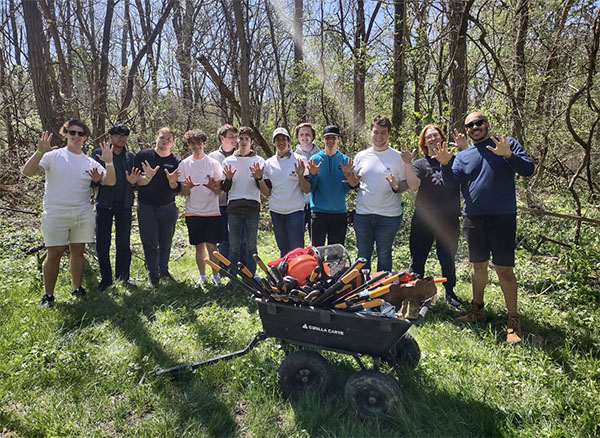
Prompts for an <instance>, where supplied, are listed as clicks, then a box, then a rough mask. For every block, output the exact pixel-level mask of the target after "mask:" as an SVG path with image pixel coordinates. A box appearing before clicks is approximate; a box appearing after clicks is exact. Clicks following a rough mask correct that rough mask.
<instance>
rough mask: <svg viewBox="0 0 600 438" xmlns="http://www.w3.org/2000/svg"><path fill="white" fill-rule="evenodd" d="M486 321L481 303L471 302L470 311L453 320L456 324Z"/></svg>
mask: <svg viewBox="0 0 600 438" xmlns="http://www.w3.org/2000/svg"><path fill="white" fill-rule="evenodd" d="M486 319H487V316H486V314H485V309H484V308H483V303H479V304H478V303H473V302H471V310H469V311H468V312H467V313H466V314H465V315H462V316H459V317H456V318H454V321H456V322H484V321H485V320H486Z"/></svg>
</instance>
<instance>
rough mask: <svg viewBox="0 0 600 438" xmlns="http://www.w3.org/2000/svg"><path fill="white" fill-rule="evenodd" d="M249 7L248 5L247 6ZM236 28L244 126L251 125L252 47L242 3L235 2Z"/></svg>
mask: <svg viewBox="0 0 600 438" xmlns="http://www.w3.org/2000/svg"><path fill="white" fill-rule="evenodd" d="M246 7H247V5H246ZM233 14H234V17H235V28H236V32H237V38H238V41H239V43H240V111H241V113H240V116H241V120H242V125H245V126H249V125H250V83H249V81H250V78H249V76H250V47H249V45H248V39H247V38H246V30H245V29H246V21H245V20H244V14H243V11H242V4H241V1H234V2H233Z"/></svg>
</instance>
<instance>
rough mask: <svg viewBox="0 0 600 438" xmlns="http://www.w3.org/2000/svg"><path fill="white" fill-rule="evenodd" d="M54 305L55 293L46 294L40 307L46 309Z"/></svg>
mask: <svg viewBox="0 0 600 438" xmlns="http://www.w3.org/2000/svg"><path fill="white" fill-rule="evenodd" d="M52 306H54V295H48V294H44V296H43V297H42V301H41V302H40V307H41V308H42V309H44V308H50V307H52Z"/></svg>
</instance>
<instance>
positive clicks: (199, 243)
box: [23, 113, 533, 342]
mask: <svg viewBox="0 0 600 438" xmlns="http://www.w3.org/2000/svg"><path fill="white" fill-rule="evenodd" d="M488 128H489V123H488V121H487V119H486V117H485V116H484V115H483V114H481V113H472V114H469V115H468V116H467V118H466V119H465V129H466V132H467V134H468V136H469V137H470V138H471V139H472V140H473V145H472V146H471V147H468V141H467V137H465V135H463V134H461V133H459V132H458V131H457V130H454V132H453V133H452V138H453V140H454V143H453V144H454V146H456V147H458V148H459V149H460V150H461V151H460V153H458V155H457V156H456V157H454V151H455V148H454V149H448V147H447V145H446V137H445V135H444V133H443V131H442V129H440V128H439V127H438V126H436V125H428V126H426V127H425V128H423V130H422V131H421V134H420V135H419V148H420V149H421V151H422V152H423V154H424V155H425V156H424V158H421V159H418V160H416V161H415V162H414V163H412V160H413V156H414V152H411V151H410V150H409V148H408V145H407V144H406V145H403V146H402V147H401V150H399V151H398V150H395V149H393V148H391V147H390V145H389V137H390V134H391V129H392V125H391V122H390V120H389V119H388V118H387V117H383V116H377V117H375V118H373V120H371V125H370V136H371V146H370V147H369V148H367V149H365V150H363V151H361V152H359V153H358V154H356V156H355V157H354V161H352V160H351V159H350V158H349V157H348V156H346V155H345V154H343V153H341V152H340V151H339V150H338V145H339V142H340V139H341V135H340V131H339V129H338V127H337V126H333V125H330V126H326V127H325V128H324V129H323V135H322V140H323V145H324V146H323V150H321V149H320V148H319V147H318V146H317V145H316V144H315V142H314V140H315V137H316V132H315V129H314V128H313V126H312V125H310V124H309V123H302V124H300V125H298V126H297V127H296V130H295V134H296V138H297V140H298V146H297V147H296V149H295V151H292V150H291V141H292V139H291V136H290V134H289V132H288V131H287V130H286V129H285V128H277V129H275V130H274V131H273V135H272V140H273V145H274V147H275V154H274V155H273V156H272V157H269V158H268V159H266V160H265V159H263V158H262V157H260V156H259V155H257V154H256V152H255V151H254V149H253V142H254V132H253V130H252V129H251V128H249V127H241V128H239V129H237V128H236V127H234V126H232V125H224V126H222V127H221V128H219V130H218V131H217V135H218V138H219V143H220V145H219V148H218V149H217V150H216V151H214V152H212V153H210V154H206V153H205V150H204V149H205V146H206V141H207V136H206V134H205V133H204V132H203V131H201V130H199V129H193V130H190V131H187V132H186V133H185V134H184V136H183V143H184V145H185V146H186V147H188V148H189V150H190V152H191V155H189V156H188V157H187V158H185V159H184V160H180V159H179V157H177V156H176V155H175V154H173V153H172V151H171V149H172V147H173V144H174V141H175V134H174V132H173V131H172V130H171V129H170V128H168V127H164V128H161V129H159V130H158V132H157V134H156V145H155V147H154V148H151V149H145V150H142V151H140V152H138V153H137V154H134V153H132V152H131V151H129V150H128V149H127V146H126V145H127V139H128V136H129V132H130V131H129V128H128V127H127V126H125V125H116V126H113V127H111V128H110V129H109V131H108V140H109V142H108V143H102V144H101V145H100V148H99V149H97V150H95V151H94V152H93V154H92V157H87V156H86V155H85V154H84V153H83V152H82V146H83V144H84V142H85V141H86V140H87V138H88V137H89V135H90V131H89V129H88V128H87V126H86V125H85V123H83V122H81V121H79V120H70V121H68V122H66V123H65V124H64V126H63V127H62V128H61V134H62V135H63V136H64V137H65V139H66V146H65V147H63V148H57V147H56V146H51V140H52V135H51V134H48V133H47V132H43V133H42V134H41V135H40V136H39V139H38V147H37V150H36V152H35V153H34V154H33V155H32V156H31V158H30V159H29V160H28V161H27V163H26V164H25V166H24V168H23V174H25V175H27V176H31V175H33V174H34V173H36V172H37V171H38V169H42V170H43V171H44V172H45V173H46V179H45V194H44V213H43V217H42V233H43V235H44V242H45V245H46V247H47V248H48V256H47V259H46V262H45V264H44V288H45V293H44V295H43V297H42V302H41V304H42V306H51V305H52V304H53V302H54V288H55V284H56V279H57V275H58V268H59V262H60V258H61V256H62V254H63V253H64V251H65V250H66V248H67V246H68V247H69V249H70V257H71V260H70V262H71V264H70V266H71V277H72V286H73V292H72V293H73V294H74V295H77V296H83V295H85V293H86V292H85V289H84V288H83V287H82V285H81V280H82V274H83V263H84V257H83V250H84V248H85V244H86V243H91V242H93V241H94V231H95V234H96V238H95V241H96V248H97V253H98V260H99V265H100V274H101V281H100V283H99V285H98V289H99V290H100V291H103V290H105V289H106V288H108V287H109V286H110V285H111V284H112V282H113V274H112V269H111V263H110V257H109V253H110V245H111V234H112V225H113V222H114V225H115V242H116V260H115V279H116V280H121V281H125V282H126V281H128V280H129V270H130V263H131V249H130V232H131V218H132V208H133V203H134V197H135V196H134V192H135V191H137V192H138V205H137V214H138V223H139V230H140V240H141V242H142V246H143V249H144V256H145V263H146V269H147V271H148V277H149V285H150V286H151V287H156V286H157V285H158V284H159V282H160V280H161V279H165V278H166V279H170V280H173V277H172V276H171V274H170V273H169V257H170V251H171V244H172V239H173V235H174V232H175V225H176V221H177V218H178V217H179V211H178V208H177V206H176V204H175V196H176V195H177V194H181V195H183V196H185V197H186V206H185V222H186V225H187V228H188V234H189V242H190V244H191V245H193V246H194V247H195V254H196V262H197V266H198V270H199V274H200V277H199V280H198V283H197V286H201V285H202V283H205V282H209V281H210V282H212V283H214V284H217V285H218V284H220V283H221V278H220V277H219V275H218V273H216V272H213V273H212V277H211V278H210V279H209V277H208V276H207V273H206V267H205V263H204V259H205V257H206V253H207V252H208V257H210V258H212V259H213V261H214V262H215V263H217V262H218V261H217V260H216V259H215V258H214V256H213V251H215V250H217V249H218V251H219V252H221V253H222V254H223V255H224V256H225V257H227V258H228V259H229V260H230V261H231V262H232V263H234V264H236V263H237V262H238V261H241V262H242V263H244V264H245V265H246V266H247V267H248V269H249V270H250V271H251V272H252V274H254V273H255V270H256V264H255V262H254V260H253V258H252V255H253V254H255V253H256V247H257V235H258V224H259V215H260V209H261V195H262V196H263V197H268V198H269V213H270V216H271V220H272V223H273V230H274V234H275V239H276V242H277V246H278V248H279V252H280V254H281V256H284V255H285V254H287V253H288V252H289V251H291V250H293V249H295V248H299V247H303V246H304V233H305V227H306V226H307V225H308V231H309V236H310V240H311V244H312V245H314V246H323V245H325V244H326V243H327V244H335V243H340V244H344V242H345V239H346V230H347V220H348V219H347V218H348V215H347V206H346V195H347V193H348V192H349V191H351V190H355V191H356V212H355V214H354V220H353V226H354V230H355V233H356V245H357V249H358V256H359V257H364V258H366V259H367V261H368V264H367V265H366V268H370V267H371V266H370V263H371V256H372V254H373V251H374V249H375V251H376V254H377V271H391V270H392V251H393V244H394V238H395V236H396V233H397V231H398V230H399V228H400V224H401V221H402V216H403V204H402V192H404V191H406V190H409V189H410V190H417V196H416V202H415V213H414V215H413V218H412V222H411V231H410V251H411V264H410V271H411V272H414V273H416V274H419V275H421V276H423V275H424V274H425V272H424V271H425V262H426V260H427V257H428V255H429V252H430V250H431V247H432V245H433V242H434V241H435V242H436V251H437V256H438V259H439V261H440V264H441V268H442V275H443V276H445V277H446V278H447V279H448V280H447V282H446V283H444V286H445V288H446V300H447V301H448V303H449V304H450V305H452V306H455V307H459V306H460V305H461V304H462V302H461V300H460V299H459V298H458V297H457V296H456V294H455V293H454V286H455V284H456V275H455V265H454V257H455V255H456V251H457V246H458V238H459V215H460V192H461V191H462V194H463V199H464V209H463V215H464V219H463V228H464V230H465V237H466V239H467V243H468V248H469V258H470V261H471V263H472V275H473V301H472V305H471V310H470V311H469V312H468V313H467V314H466V315H463V316H461V317H458V318H456V320H457V321H458V322H478V321H483V320H485V318H486V315H485V310H484V305H483V291H484V288H485V285H486V283H487V272H488V260H489V258H490V254H491V255H492V260H493V263H494V265H495V268H496V272H497V273H498V277H499V280H500V286H501V288H502V291H503V292H504V296H505V300H506V304H507V308H508V314H509V317H508V333H507V341H509V342H519V341H520V340H521V337H522V334H521V324H520V319H519V315H518V312H517V284H516V279H515V277H514V273H513V266H514V249H515V232H516V197H515V183H514V176H515V173H518V174H521V175H525V176H527V175H530V174H531V173H532V172H533V163H532V162H531V160H530V159H529V157H528V156H527V155H526V153H525V151H524V150H523V147H522V146H521V145H520V144H519V143H518V142H517V141H516V140H515V139H513V138H510V137H509V138H504V137H498V138H493V137H490V135H489V133H488ZM93 187H97V196H96V217H95V218H94V213H93V206H92V205H91V203H90V197H91V191H92V188H93Z"/></svg>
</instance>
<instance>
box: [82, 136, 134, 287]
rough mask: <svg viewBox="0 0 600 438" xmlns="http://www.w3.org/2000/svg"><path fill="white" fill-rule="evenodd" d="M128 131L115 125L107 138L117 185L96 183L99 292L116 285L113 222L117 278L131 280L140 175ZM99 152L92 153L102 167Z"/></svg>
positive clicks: (102, 163)
mask: <svg viewBox="0 0 600 438" xmlns="http://www.w3.org/2000/svg"><path fill="white" fill-rule="evenodd" d="M128 136H129V128H128V127H127V126H125V125H115V126H113V127H111V128H110V129H109V130H108V138H109V141H110V144H111V146H112V148H113V163H114V166H115V174H116V179H117V181H116V183H115V185H114V186H107V185H100V184H97V187H98V193H97V195H96V252H97V253H98V265H99V266H100V275H101V280H100V283H99V284H98V290H99V291H104V290H105V289H106V288H108V287H109V286H110V285H111V284H112V282H113V276H112V268H111V264H110V243H111V234H112V225H113V219H114V223H115V246H116V255H115V279H116V280H122V281H125V282H126V281H128V280H129V267H130V265H131V247H130V234H131V207H132V205H133V199H134V189H135V184H136V182H137V179H138V177H139V175H140V172H139V170H137V169H135V168H134V167H133V165H134V160H135V154H134V153H132V152H130V151H128V150H127V147H126V144H127V139H128ZM100 155H101V151H100V149H96V150H95V151H94V152H93V153H92V158H93V159H94V160H96V161H97V162H99V163H100V164H101V165H102V166H105V163H104V162H103V161H102V160H101V159H100V158H99V157H100Z"/></svg>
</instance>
